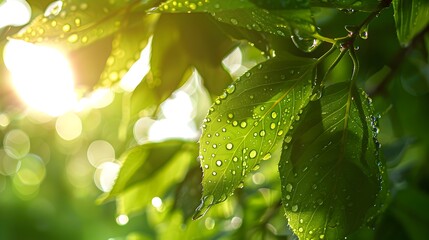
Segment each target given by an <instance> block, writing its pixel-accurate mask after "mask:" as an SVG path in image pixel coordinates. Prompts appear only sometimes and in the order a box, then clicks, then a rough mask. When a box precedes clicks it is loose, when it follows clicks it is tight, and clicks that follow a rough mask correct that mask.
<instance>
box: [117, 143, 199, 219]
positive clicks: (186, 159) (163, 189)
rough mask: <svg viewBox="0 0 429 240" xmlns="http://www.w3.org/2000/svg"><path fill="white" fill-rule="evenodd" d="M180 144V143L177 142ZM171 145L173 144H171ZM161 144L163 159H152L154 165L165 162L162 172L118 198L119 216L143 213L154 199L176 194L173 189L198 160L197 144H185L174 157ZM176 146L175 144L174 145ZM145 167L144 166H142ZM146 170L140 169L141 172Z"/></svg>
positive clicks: (135, 185) (155, 173)
mask: <svg viewBox="0 0 429 240" xmlns="http://www.w3.org/2000/svg"><path fill="white" fill-rule="evenodd" d="M176 143H178V141H176ZM170 144H172V143H171V142H170ZM161 145H162V143H160V145H159V148H158V149H157V150H158V153H159V154H163V155H164V157H163V158H152V159H151V160H152V164H155V165H157V164H159V163H156V161H161V162H163V165H162V170H160V171H156V172H153V174H151V175H150V177H147V178H145V179H144V180H142V181H139V182H138V183H136V184H134V185H133V186H132V187H130V188H128V189H126V190H125V191H123V192H121V193H120V194H119V195H118V196H117V197H116V204H117V211H118V214H130V213H133V212H137V211H141V210H142V209H144V208H145V207H147V206H148V205H149V204H151V201H152V199H153V198H154V197H159V198H161V199H163V198H164V197H166V196H167V195H171V194H174V193H173V192H172V190H174V189H172V187H173V186H176V185H178V184H179V183H180V182H181V181H182V180H183V178H184V177H185V175H186V173H187V170H188V168H189V166H190V165H191V162H192V161H195V159H196V158H197V151H196V150H197V144H195V143H194V142H192V143H190V142H188V143H184V148H183V149H181V151H178V152H177V153H176V154H174V155H172V156H167V154H166V153H162V151H165V150H166V149H165V148H162V147H161ZM173 145H174V143H173ZM142 167H143V165H142ZM146 167H148V168H153V167H151V164H146ZM142 169H144V168H139V171H140V170H142Z"/></svg>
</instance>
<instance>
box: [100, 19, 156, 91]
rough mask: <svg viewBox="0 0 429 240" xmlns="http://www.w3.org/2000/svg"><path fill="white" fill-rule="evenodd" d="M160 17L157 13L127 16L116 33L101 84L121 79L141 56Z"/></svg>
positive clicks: (108, 84) (108, 83)
mask: <svg viewBox="0 0 429 240" xmlns="http://www.w3.org/2000/svg"><path fill="white" fill-rule="evenodd" d="M158 17H159V15H156V14H151V15H144V16H142V15H141V14H139V13H137V14H129V16H127V17H126V18H125V20H124V21H123V23H122V28H121V29H120V30H119V31H118V32H117V33H115V36H114V39H113V41H112V51H111V53H110V56H109V58H108V59H107V62H106V67H105V69H104V71H103V73H102V74H101V78H100V84H101V85H102V86H103V87H110V86H111V85H112V84H114V83H115V82H117V81H119V80H120V79H121V78H122V77H123V76H124V75H125V74H126V73H127V72H128V70H129V69H130V68H131V67H132V65H133V64H134V63H135V62H136V61H137V60H138V59H139V58H140V53H141V51H142V50H143V49H144V48H145V47H146V45H147V43H148V41H149V37H150V36H151V35H152V34H153V30H154V25H155V24H154V23H155V22H156V21H157V19H158Z"/></svg>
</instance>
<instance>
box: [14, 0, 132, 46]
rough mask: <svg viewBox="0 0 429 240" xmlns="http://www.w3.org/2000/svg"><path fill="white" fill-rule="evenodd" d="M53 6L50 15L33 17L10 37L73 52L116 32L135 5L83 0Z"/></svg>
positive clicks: (56, 3)
mask: <svg viewBox="0 0 429 240" xmlns="http://www.w3.org/2000/svg"><path fill="white" fill-rule="evenodd" d="M54 4H55V5H51V6H50V7H51V8H50V9H51V11H50V14H47V15H40V16H38V17H36V18H35V19H34V20H33V21H32V22H31V24H30V25H29V26H28V27H27V28H25V29H24V31H21V32H19V33H18V34H16V35H15V36H13V37H14V38H16V39H20V40H24V41H27V42H32V43H43V44H49V45H55V46H58V47H61V48H62V49H65V50H74V49H77V48H80V47H83V46H86V45H88V44H90V43H92V42H94V41H97V40H99V39H101V38H104V37H106V36H109V35H111V34H112V33H114V32H116V31H117V30H119V29H120V28H121V27H122V26H121V25H122V23H121V21H122V19H123V17H124V15H127V14H128V13H129V11H130V10H131V9H132V7H134V5H135V4H130V2H129V1H115V2H114V3H107V2H105V1H100V2H97V1H86V0H75V1H73V0H68V1H62V2H61V1H57V2H55V3H54ZM53 6H55V7H53Z"/></svg>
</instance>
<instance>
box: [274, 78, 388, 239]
mask: <svg viewBox="0 0 429 240" xmlns="http://www.w3.org/2000/svg"><path fill="white" fill-rule="evenodd" d="M370 102H371V100H370V99H369V98H368V97H367V95H366V94H365V93H364V92H362V91H360V90H357V89H355V88H354V85H353V87H351V86H350V83H349V82H343V83H339V84H335V85H332V86H330V87H328V88H326V91H325V92H324V94H323V96H322V98H321V99H320V100H319V101H315V102H312V103H310V104H309V105H308V107H307V108H306V111H305V112H306V113H305V114H304V115H303V116H302V118H303V120H302V121H301V122H300V123H299V125H297V128H296V130H294V132H293V133H292V138H291V139H287V138H285V142H284V145H283V152H282V156H281V160H280V164H279V171H280V176H281V183H282V195H283V196H282V201H283V205H284V208H285V210H286V216H287V218H288V221H289V225H290V226H291V228H292V229H293V231H294V232H295V234H296V235H298V237H299V238H300V239H308V238H314V239H342V238H344V237H346V236H347V235H349V234H350V233H352V232H353V231H355V230H357V229H358V228H359V227H361V226H362V225H363V224H364V223H367V222H369V221H372V220H373V218H374V216H375V215H376V214H377V213H379V212H380V211H381V210H382V208H383V202H384V200H385V197H386V188H387V187H386V182H385V181H386V180H385V174H386V173H385V163H384V162H383V161H382V160H380V156H379V143H378V141H377V133H378V129H377V126H376V125H377V123H376V122H377V118H376V117H375V116H374V113H373V109H372V106H371V104H370Z"/></svg>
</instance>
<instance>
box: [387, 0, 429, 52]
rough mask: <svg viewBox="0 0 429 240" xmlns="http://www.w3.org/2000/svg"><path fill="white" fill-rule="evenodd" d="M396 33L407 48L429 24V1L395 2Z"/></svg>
mask: <svg viewBox="0 0 429 240" xmlns="http://www.w3.org/2000/svg"><path fill="white" fill-rule="evenodd" d="M393 10H394V17H395V22H396V33H397V35H398V39H399V42H401V44H402V45H404V46H406V45H407V44H408V43H409V42H410V41H411V40H412V39H413V38H414V37H415V36H416V35H417V34H419V33H420V31H422V30H423V29H424V28H425V27H426V26H427V25H428V23H429V1H427V0H393Z"/></svg>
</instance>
